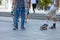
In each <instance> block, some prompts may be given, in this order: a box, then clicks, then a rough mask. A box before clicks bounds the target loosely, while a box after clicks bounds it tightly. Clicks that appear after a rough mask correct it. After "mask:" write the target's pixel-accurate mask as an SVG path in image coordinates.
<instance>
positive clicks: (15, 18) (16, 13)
mask: <svg viewBox="0 0 60 40" xmlns="http://www.w3.org/2000/svg"><path fill="white" fill-rule="evenodd" d="M18 16H19V12H18V10H15V11H14V27H18Z"/></svg>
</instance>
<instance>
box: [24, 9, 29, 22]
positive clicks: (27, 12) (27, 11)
mask: <svg viewBox="0 0 60 40" xmlns="http://www.w3.org/2000/svg"><path fill="white" fill-rule="evenodd" d="M28 14H29V10H28V9H26V10H25V23H27V19H28Z"/></svg>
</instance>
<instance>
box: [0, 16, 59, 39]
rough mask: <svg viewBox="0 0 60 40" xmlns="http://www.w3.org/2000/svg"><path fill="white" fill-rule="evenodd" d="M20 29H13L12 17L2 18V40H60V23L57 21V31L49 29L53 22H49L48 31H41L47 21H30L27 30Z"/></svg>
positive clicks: (0, 35)
mask: <svg viewBox="0 0 60 40" xmlns="http://www.w3.org/2000/svg"><path fill="white" fill-rule="evenodd" d="M18 23H19V25H18V26H19V29H18V30H17V31H14V30H12V29H13V19H12V17H1V16H0V40H60V22H59V21H57V24H56V29H53V30H51V29H49V27H50V26H51V25H52V23H53V22H52V21H49V23H48V24H49V26H48V29H47V30H45V31H41V30H40V26H41V25H43V24H44V23H45V20H35V19H28V22H27V23H25V28H26V30H23V31H22V30H21V29H20V24H21V23H20V22H18Z"/></svg>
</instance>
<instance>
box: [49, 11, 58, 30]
mask: <svg viewBox="0 0 60 40" xmlns="http://www.w3.org/2000/svg"><path fill="white" fill-rule="evenodd" d="M52 17H53V25H52V26H51V27H50V29H56V21H57V19H56V11H53V15H52Z"/></svg>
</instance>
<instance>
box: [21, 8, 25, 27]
mask: <svg viewBox="0 0 60 40" xmlns="http://www.w3.org/2000/svg"><path fill="white" fill-rule="evenodd" d="M24 14H25V9H24V8H22V9H21V27H24V19H25V15H24Z"/></svg>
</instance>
